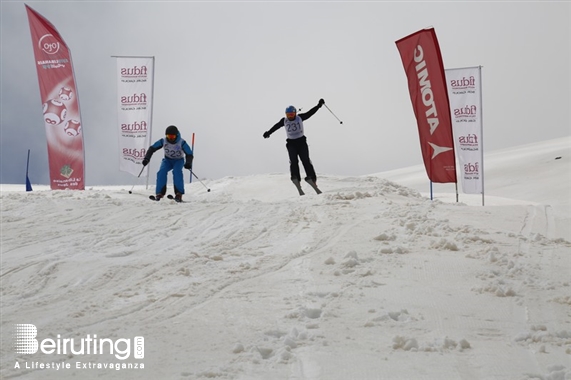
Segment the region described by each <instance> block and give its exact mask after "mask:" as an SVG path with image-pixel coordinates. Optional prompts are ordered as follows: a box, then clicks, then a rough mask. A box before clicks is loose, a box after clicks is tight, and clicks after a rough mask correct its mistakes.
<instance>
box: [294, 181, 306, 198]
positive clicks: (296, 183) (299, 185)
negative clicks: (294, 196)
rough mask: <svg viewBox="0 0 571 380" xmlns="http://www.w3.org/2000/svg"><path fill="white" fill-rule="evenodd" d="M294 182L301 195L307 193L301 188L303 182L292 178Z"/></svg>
mask: <svg viewBox="0 0 571 380" xmlns="http://www.w3.org/2000/svg"><path fill="white" fill-rule="evenodd" d="M291 181H292V182H293V184H294V185H295V187H296V188H297V191H298V192H299V195H305V193H304V192H303V190H302V189H301V184H300V183H299V180H298V179H292V180H291Z"/></svg>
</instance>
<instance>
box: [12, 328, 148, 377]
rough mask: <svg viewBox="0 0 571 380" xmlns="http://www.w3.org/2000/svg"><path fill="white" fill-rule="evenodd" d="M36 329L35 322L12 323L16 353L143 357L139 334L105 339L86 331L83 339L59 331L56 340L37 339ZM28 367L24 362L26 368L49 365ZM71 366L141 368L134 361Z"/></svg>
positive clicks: (143, 346) (143, 345)
mask: <svg viewBox="0 0 571 380" xmlns="http://www.w3.org/2000/svg"><path fill="white" fill-rule="evenodd" d="M37 336H38V329H37V328H36V326H35V325H33V324H29V323H25V324H15V325H14V350H15V351H16V353H17V354H24V355H31V354H36V353H38V351H40V352H41V353H42V354H45V355H69V354H72V355H113V356H114V357H115V358H116V359H118V360H121V361H124V360H126V359H129V358H130V357H131V356H132V357H133V359H143V358H144V357H145V338H144V337H142V336H136V337H134V338H133V339H132V340H131V339H124V338H120V339H115V340H112V339H108V338H98V337H97V334H93V335H90V334H87V335H86V337H85V338H81V339H79V340H78V339H76V338H62V337H61V335H60V334H57V336H56V339H50V338H46V339H43V340H41V341H38V339H37ZM33 364H36V365H35V366H32V367H29V363H25V366H26V368H49V364H47V367H43V366H37V364H38V363H33ZM15 368H20V367H19V364H18V363H16V367H15ZM65 368H71V365H70V364H69V363H67V366H65ZM75 368H111V369H120V368H141V369H142V368H144V365H143V363H136V365H133V364H131V363H129V366H126V363H122V365H121V364H120V363H116V364H114V363H103V364H102V363H89V366H87V365H86V363H80V362H77V363H76V366H75Z"/></svg>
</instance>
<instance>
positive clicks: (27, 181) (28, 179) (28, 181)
mask: <svg viewBox="0 0 571 380" xmlns="http://www.w3.org/2000/svg"><path fill="white" fill-rule="evenodd" d="M29 168H30V149H28V160H27V162H26V191H32V184H31V182H30V177H28V169H29Z"/></svg>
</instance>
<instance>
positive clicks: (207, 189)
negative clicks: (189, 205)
mask: <svg viewBox="0 0 571 380" xmlns="http://www.w3.org/2000/svg"><path fill="white" fill-rule="evenodd" d="M188 170H190V173H192V175H193V176H194V178H196V179H197V180H198V182H200V183H201V184H202V186H204V187H205V188H206V191H208V192H209V193H210V189H209V188H208V187H207V186H206V185H205V184H204V183H203V182H202V181H201V180H200V178H198V177H197V176H196V174H194V172H193V171H192V169H188Z"/></svg>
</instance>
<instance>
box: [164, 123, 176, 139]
mask: <svg viewBox="0 0 571 380" xmlns="http://www.w3.org/2000/svg"><path fill="white" fill-rule="evenodd" d="M165 135H166V137H167V140H168V141H169V142H171V143H174V142H175V141H176V138H177V137H178V128H177V127H175V126H174V125H169V126H168V127H167V129H166V130H165ZM173 136H174V137H173Z"/></svg>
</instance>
